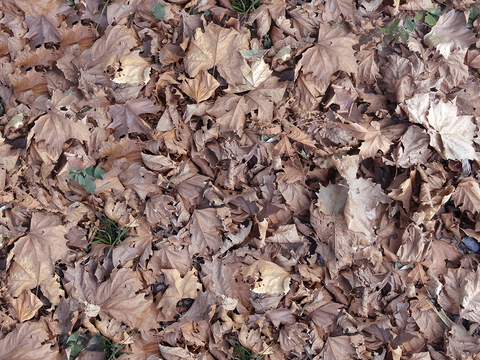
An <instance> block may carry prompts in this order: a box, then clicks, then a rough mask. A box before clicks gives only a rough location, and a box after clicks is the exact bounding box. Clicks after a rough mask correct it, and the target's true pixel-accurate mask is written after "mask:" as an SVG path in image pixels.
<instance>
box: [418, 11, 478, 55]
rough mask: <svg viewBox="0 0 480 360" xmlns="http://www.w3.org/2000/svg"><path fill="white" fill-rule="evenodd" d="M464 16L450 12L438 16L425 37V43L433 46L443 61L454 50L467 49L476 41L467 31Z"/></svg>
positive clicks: (471, 33) (470, 32)
mask: <svg viewBox="0 0 480 360" xmlns="http://www.w3.org/2000/svg"><path fill="white" fill-rule="evenodd" d="M466 25H467V20H466V18H465V14H464V13H461V12H457V11H455V10H450V11H449V12H447V13H445V14H442V15H440V18H439V19H438V21H437V23H436V25H435V26H434V27H432V30H431V31H430V32H429V33H428V34H427V35H425V43H426V44H427V45H428V46H435V47H436V48H437V50H438V51H439V52H440V54H442V55H443V56H444V57H445V59H447V58H448V57H449V56H450V53H451V51H452V50H454V49H467V48H468V47H469V46H470V45H471V44H473V43H475V42H476V41H477V39H476V38H475V34H474V33H473V32H472V30H470V29H467V27H466Z"/></svg>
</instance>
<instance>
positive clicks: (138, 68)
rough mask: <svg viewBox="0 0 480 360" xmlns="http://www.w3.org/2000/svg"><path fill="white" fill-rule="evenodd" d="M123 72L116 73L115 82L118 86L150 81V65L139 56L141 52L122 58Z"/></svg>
mask: <svg viewBox="0 0 480 360" xmlns="http://www.w3.org/2000/svg"><path fill="white" fill-rule="evenodd" d="M120 64H121V68H122V70H121V71H119V72H116V73H115V78H114V79H113V82H115V83H117V84H143V85H145V84H146V83H147V82H148V80H149V79H150V71H151V70H152V68H151V66H150V63H149V62H148V61H146V60H145V59H144V58H143V57H141V56H140V55H139V51H138V50H137V51H134V52H133V53H131V54H128V55H126V56H122V57H121V58H120Z"/></svg>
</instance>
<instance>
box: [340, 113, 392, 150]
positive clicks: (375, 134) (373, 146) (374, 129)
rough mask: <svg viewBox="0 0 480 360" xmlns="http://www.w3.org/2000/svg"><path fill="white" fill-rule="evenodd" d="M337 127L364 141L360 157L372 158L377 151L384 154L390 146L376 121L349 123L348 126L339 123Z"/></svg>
mask: <svg viewBox="0 0 480 360" xmlns="http://www.w3.org/2000/svg"><path fill="white" fill-rule="evenodd" d="M338 125H339V126H340V127H342V128H343V129H345V130H349V131H350V132H351V134H352V136H353V137H355V138H357V139H359V140H365V141H364V142H363V144H362V146H360V155H362V156H364V157H372V158H374V157H375V155H376V154H377V152H378V150H381V151H382V152H383V153H384V154H385V153H387V150H388V149H389V148H390V145H391V144H392V142H391V141H390V140H389V139H388V138H387V137H386V136H385V135H384V134H383V132H382V130H381V128H380V122H378V121H372V122H371V123H370V124H369V123H367V122H363V123H354V122H349V123H348V124H343V123H339V124H338Z"/></svg>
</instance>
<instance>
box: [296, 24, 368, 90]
mask: <svg viewBox="0 0 480 360" xmlns="http://www.w3.org/2000/svg"><path fill="white" fill-rule="evenodd" d="M356 43H357V39H356V38H355V36H354V35H353V34H348V33H346V32H345V31H344V30H343V29H340V28H338V29H335V28H333V27H332V26H330V25H328V24H322V25H321V26H320V30H319V33H318V42H317V44H316V45H315V46H313V47H312V48H310V49H308V50H307V51H305V52H304V53H303V55H302V58H301V59H300V61H299V62H298V66H301V67H302V71H303V73H304V74H308V73H312V74H313V76H315V77H316V78H317V79H318V80H319V81H320V84H321V86H322V87H323V89H322V90H321V92H324V91H325V89H326V87H327V86H328V83H329V82H330V78H331V76H332V75H333V73H334V72H336V71H338V70H343V71H345V72H347V73H356V72H357V67H358V66H357V62H356V60H355V57H354V55H353V54H354V50H353V49H352V46H353V45H355V44H356Z"/></svg>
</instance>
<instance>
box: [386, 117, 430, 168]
mask: <svg viewBox="0 0 480 360" xmlns="http://www.w3.org/2000/svg"><path fill="white" fill-rule="evenodd" d="M429 141H430V137H429V136H428V135H427V132H426V131H425V130H422V129H421V128H419V127H418V126H415V125H413V126H410V127H409V128H408V129H407V131H406V132H405V134H403V136H402V137H401V145H398V147H397V148H396V149H395V150H394V151H393V154H392V156H393V159H394V160H395V162H396V163H397V165H398V166H401V167H404V168H408V167H410V166H412V165H417V164H424V163H426V162H427V159H428V158H429V157H430V156H431V155H432V151H431V150H430V149H429V148H428V143H429Z"/></svg>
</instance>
